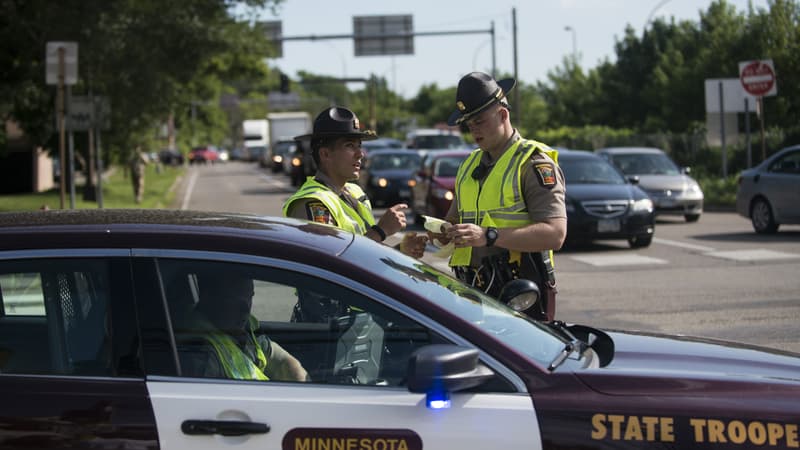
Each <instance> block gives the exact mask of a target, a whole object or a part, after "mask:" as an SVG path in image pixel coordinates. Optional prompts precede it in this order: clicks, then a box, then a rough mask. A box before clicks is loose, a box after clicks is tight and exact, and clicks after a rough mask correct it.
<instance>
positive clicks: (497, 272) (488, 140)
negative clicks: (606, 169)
mask: <svg viewBox="0 0 800 450" xmlns="http://www.w3.org/2000/svg"><path fill="white" fill-rule="evenodd" d="M515 84H516V80H515V79H513V78H506V79H502V80H500V81H497V80H495V79H494V78H493V77H492V76H490V75H488V74H485V73H482V72H472V73H470V74H467V75H465V76H464V77H463V78H461V80H460V81H459V83H458V88H457V90H456V107H457V109H456V111H454V112H453V113H452V114H451V115H450V117H449V118H448V121H447V122H448V124H449V125H451V126H462V127H466V129H468V130H469V133H471V134H472V137H473V138H474V139H475V142H476V144H477V145H478V146H479V148H477V149H476V150H474V151H473V152H472V153H471V154H470V156H469V157H467V159H466V160H465V161H464V162H463V163H462V164H461V166H460V167H459V169H458V173H457V175H456V186H455V196H454V199H453V202H452V204H451V207H450V210H449V211H448V213H447V216H446V217H445V220H447V221H448V222H450V223H452V224H453V226H452V227H449V228H447V231H446V232H445V233H430V237H431V238H432V239H439V240H440V241H441V243H442V244H448V243H450V242H453V244H454V250H453V254H452V255H451V257H450V262H449V264H450V266H451V267H452V268H453V270H454V272H455V274H456V276H457V277H458V278H460V279H461V280H462V281H464V282H466V283H468V284H472V285H474V286H476V287H478V288H479V289H481V290H483V291H485V292H487V293H488V294H490V295H492V296H495V297H497V296H498V294H499V293H500V289H501V288H502V286H503V285H504V284H505V283H506V282H508V281H510V280H511V279H515V278H527V279H531V280H533V281H535V282H536V283H537V284H538V285H539V288H540V290H541V291H542V295H541V297H542V299H541V300H542V301H541V302H540V308H541V311H540V312H541V313H542V314H543V315H546V318H547V319H548V320H553V318H554V317H555V293H556V292H557V289H556V284H555V272H554V269H553V255H552V253H553V250H558V249H560V248H561V246H562V245H563V243H564V239H565V237H566V233H567V213H566V207H565V204H564V190H565V186H564V175H563V173H562V172H561V169H560V168H559V167H558V165H557V159H558V152H557V151H555V150H554V149H552V148H550V147H548V146H547V145H545V144H543V143H541V142H537V141H534V140H531V139H525V138H523V137H522V136H520V133H519V131H518V130H517V129H516V128H514V126H513V125H512V124H511V109H510V106H509V104H508V101H507V99H506V96H507V95H508V92H509V91H511V90H512V89H513V88H514V86H515Z"/></svg>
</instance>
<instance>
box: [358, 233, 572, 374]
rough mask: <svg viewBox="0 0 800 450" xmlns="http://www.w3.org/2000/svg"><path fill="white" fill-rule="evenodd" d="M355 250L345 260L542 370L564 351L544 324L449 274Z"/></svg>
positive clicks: (561, 342) (397, 257)
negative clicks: (406, 288) (361, 263)
mask: <svg viewBox="0 0 800 450" xmlns="http://www.w3.org/2000/svg"><path fill="white" fill-rule="evenodd" d="M357 248H359V249H360V250H361V251H359V250H356V249H355V248H352V249H351V250H349V251H348V252H350V253H351V254H348V255H347V256H346V257H347V258H348V259H350V260H360V261H369V264H365V265H366V266H368V267H369V270H371V271H375V272H378V273H379V276H380V277H383V278H387V279H388V280H390V281H393V282H396V283H398V284H400V285H403V286H411V289H413V290H414V291H415V292H416V293H418V294H419V296H421V297H423V298H426V299H428V300H429V301H431V302H433V303H435V304H436V306H438V307H440V308H442V309H444V310H446V311H449V312H451V313H452V314H454V315H456V316H458V317H461V318H463V319H464V320H467V321H468V322H470V323H471V324H472V325H473V326H475V327H477V328H480V329H481V330H483V331H484V332H485V333H486V334H488V335H490V336H492V337H494V338H495V339H497V340H498V341H500V342H502V343H503V344H505V345H507V346H509V347H511V348H513V349H514V350H515V351H517V352H518V353H519V354H521V355H525V356H527V357H529V358H530V359H531V360H533V361H534V362H535V363H536V364H538V365H540V366H542V367H547V366H548V365H549V364H550V363H551V362H552V361H553V359H554V358H555V357H556V355H558V354H559V353H560V352H561V351H562V350H563V349H564V345H565V344H566V342H567V341H566V340H564V339H563V338H561V337H559V336H558V335H557V334H555V332H554V331H553V330H552V329H551V328H550V327H548V326H547V325H545V324H544V323H542V322H537V321H534V320H532V319H530V318H528V316H526V315H524V314H521V313H517V312H515V311H514V310H512V309H511V308H509V307H507V306H505V305H504V304H502V303H500V302H498V301H497V300H495V299H494V298H492V297H490V296H488V295H486V294H484V293H483V292H481V291H479V290H477V289H473V288H472V287H470V286H467V285H466V284H464V283H462V282H461V281H459V280H457V279H456V278H453V277H452V275H450V274H446V273H444V272H441V271H439V270H437V269H436V268H434V267H432V266H430V265H428V264H426V263H424V262H422V261H420V260H418V259H416V258H412V257H409V256H406V255H403V254H401V253H399V252H385V253H383V252H382V254H381V255H379V256H378V258H379V259H378V260H377V261H376V260H375V257H376V255H375V254H374V248H373V247H372V246H369V248H366V247H357ZM370 250H372V253H370ZM362 252H363V253H362ZM352 253H358V254H357V255H353V254H352Z"/></svg>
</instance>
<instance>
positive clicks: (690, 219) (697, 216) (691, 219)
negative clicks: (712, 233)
mask: <svg viewBox="0 0 800 450" xmlns="http://www.w3.org/2000/svg"><path fill="white" fill-rule="evenodd" d="M683 218H684V219H686V221H687V222H697V221H698V220H700V214H685V215H684V216H683Z"/></svg>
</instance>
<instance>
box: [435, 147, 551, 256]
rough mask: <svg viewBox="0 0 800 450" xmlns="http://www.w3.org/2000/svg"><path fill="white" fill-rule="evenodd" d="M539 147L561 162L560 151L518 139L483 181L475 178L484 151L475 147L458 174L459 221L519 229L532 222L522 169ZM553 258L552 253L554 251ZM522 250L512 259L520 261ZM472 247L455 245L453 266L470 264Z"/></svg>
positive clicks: (514, 254)
mask: <svg viewBox="0 0 800 450" xmlns="http://www.w3.org/2000/svg"><path fill="white" fill-rule="evenodd" d="M536 150H539V151H541V152H543V153H545V154H547V155H548V156H549V157H550V158H551V159H552V160H553V162H555V163H556V164H558V151H556V150H554V149H552V148H550V147H548V146H547V145H545V144H542V143H541V142H537V141H534V140H530V139H519V140H517V142H515V143H514V144H512V145H511V148H509V149H508V150H506V151H505V153H503V155H502V156H501V157H500V159H498V160H497V162H496V163H495V165H494V167H493V168H492V170H490V171H489V174H488V175H487V176H486V178H485V180H484V181H483V184H482V185H481V183H479V181H478V180H476V179H474V178H472V172H473V171H474V170H475V168H476V167H478V165H479V164H480V161H481V156H482V155H483V150H481V149H476V150H474V151H473V152H472V153H471V154H470V155H469V156H468V157H467V159H466V160H465V161H464V162H463V163H462V164H461V166H459V168H458V172H457V173H456V189H455V190H456V200H457V203H456V208H457V209H458V216H459V222H460V223H474V224H476V225H480V226H482V227H497V228H517V227H522V226H525V225H529V224H531V223H532V222H531V220H530V218H529V217H528V209H527V207H526V205H525V199H524V198H523V194H524V193H523V191H522V190H523V186H522V171H523V170H524V169H527V167H528V166H527V162H528V161H529V160H530V158H531V155H533V152H535V151H536ZM551 257H552V252H551ZM519 258H520V253H519V252H514V251H512V252H511V261H518V260H519ZM471 259H472V247H464V248H456V249H455V250H454V251H453V255H452V256H451V257H450V266H451V267H456V266H469V264H470V260H471Z"/></svg>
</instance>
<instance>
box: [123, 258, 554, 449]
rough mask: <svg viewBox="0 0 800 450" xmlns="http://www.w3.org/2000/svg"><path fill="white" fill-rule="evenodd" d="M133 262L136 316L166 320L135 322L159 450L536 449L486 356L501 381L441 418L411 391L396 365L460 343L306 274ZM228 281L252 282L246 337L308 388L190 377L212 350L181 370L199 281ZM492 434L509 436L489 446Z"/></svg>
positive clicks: (520, 402)
mask: <svg viewBox="0 0 800 450" xmlns="http://www.w3.org/2000/svg"><path fill="white" fill-rule="evenodd" d="M139 253H140V255H141V256H143V257H142V258H141V259H139V260H138V261H137V263H136V264H135V266H136V267H137V269H136V274H137V295H138V296H146V297H147V298H152V299H154V302H152V304H151V305H150V310H149V311H148V310H147V308H145V310H142V311H141V312H140V315H141V316H144V317H147V316H148V315H150V316H152V315H153V313H154V312H155V311H156V310H159V309H161V307H160V306H159V305H166V310H167V311H168V312H169V313H170V316H171V318H170V319H169V320H165V321H160V320H151V319H152V318H151V319H146V320H145V321H144V322H145V323H143V327H145V328H147V329H149V332H148V333H145V336H144V339H145V341H146V345H145V349H149V350H152V351H153V352H152V353H156V354H157V353H159V352H161V353H162V354H160V355H155V356H154V357H153V355H145V361H146V362H148V376H147V388H148V392H149V394H150V398H151V399H152V404H153V410H154V412H155V416H156V421H157V424H158V431H159V438H160V445H161V448H162V449H165V450H169V449H175V448H193V449H206V448H208V449H211V448H220V447H225V446H228V445H237V448H240V449H248V448H253V449H267V448H283V449H308V450H313V449H323V448H331V449H333V448H364V449H367V448H372V449H421V448H425V449H445V448H448V449H449V448H495V447H497V446H498V445H501V446H502V447H503V448H506V449H514V448H526V449H531V448H533V449H535V448H541V438H540V435H539V430H538V422H537V418H536V414H535V412H534V409H533V404H532V401H531V399H530V396H529V395H528V394H527V393H525V392H523V391H524V385H523V384H522V382H521V381H520V380H519V379H517V378H515V376H514V375H513V374H512V373H510V371H508V370H507V369H505V368H503V367H498V366H497V362H496V361H494V360H491V358H490V357H489V356H484V358H486V359H487V360H488V361H489V362H490V363H491V364H492V365H493V366H494V367H496V368H497V370H499V371H500V372H502V373H503V375H502V376H500V375H498V377H497V378H496V380H495V381H494V382H493V383H490V384H489V385H487V386H486V387H485V388H483V389H479V390H475V391H471V392H464V393H453V394H452V395H451V398H450V407H449V408H446V409H431V408H429V407H427V406H426V395H425V394H419V393H411V392H409V390H408V389H407V388H406V387H405V377H406V364H407V361H408V358H409V356H410V355H411V353H412V352H413V351H415V350H416V349H418V348H421V347H423V346H426V345H429V344H432V343H447V342H455V343H457V344H461V345H464V344H467V343H466V342H464V341H461V340H459V339H458V337H457V336H452V335H449V332H447V331H446V330H443V329H437V327H436V326H435V324H431V323H427V324H426V323H425V322H426V319H424V318H423V317H414V313H412V312H411V311H405V312H401V311H399V310H398V309H396V308H397V305H394V307H393V308H390V307H389V306H388V305H387V304H386V303H387V302H388V303H391V300H388V299H383V301H381V300H380V295H379V294H377V293H376V292H374V291H370V290H368V289H365V288H363V287H360V286H357V285H355V284H354V283H352V282H351V281H348V280H347V279H344V278H342V277H339V276H336V275H332V274H329V273H323V272H320V271H319V270H318V269H315V268H309V267H304V268H298V267H296V266H294V267H292V268H280V267H271V266H268V265H263V264H261V263H264V261H262V260H259V259H253V258H245V259H242V258H235V259H236V262H233V261H232V260H230V261H222V260H220V258H222V259H226V258H227V257H225V256H221V255H214V256H213V257H210V256H208V255H196V254H191V253H185V252H183V253H181V254H179V255H172V256H170V255H165V254H163V253H160V254H159V257H158V258H146V257H144V256H145V255H146V253H147V252H144V251H141V252H139ZM206 258H215V259H214V260H211V259H206ZM271 264H272V263H270V265H271ZM232 271H238V273H240V274H245V276H247V277H250V278H251V279H252V280H253V291H254V295H253V300H252V310H251V315H252V316H253V317H255V318H256V319H257V323H258V331H257V332H256V334H259V336H260V333H263V334H264V335H265V336H268V338H269V339H270V341H271V342H277V343H279V344H280V345H281V346H282V347H283V348H284V349H285V350H286V351H288V352H289V353H290V354H292V355H294V356H295V357H296V358H297V359H298V360H299V361H301V363H302V365H303V366H304V367H305V369H306V370H307V372H308V375H309V379H308V380H306V381H303V382H300V381H291V380H285V379H284V380H282V379H278V378H271V379H270V380H268V381H250V380H231V379H229V378H228V377H226V376H225V375H222V374H220V373H209V371H208V370H207V369H202V370H201V371H200V373H198V372H194V373H190V369H188V368H189V367H206V368H207V367H211V366H216V362H214V361H212V360H214V359H215V358H216V356H213V354H214V352H215V351H216V350H214V351H211V352H210V354H212V356H210V357H209V356H208V354H209V353H207V354H206V356H203V358H209V361H212V363H210V364H208V365H200V366H198V365H196V364H187V363H186V361H187V360H186V358H185V357H186V355H187V354H186V353H185V352H184V349H183V348H182V344H181V343H182V342H183V341H184V338H183V337H181V336H180V335H181V332H180V327H181V325H180V324H181V323H184V322H186V320H185V319H186V318H187V317H188V316H190V315H191V314H195V313H197V311H198V305H199V304H200V303H199V301H200V300H201V299H204V298H206V297H204V296H203V289H204V285H205V282H204V281H202V280H203V277H206V276H209V275H208V274H212V275H211V276H214V275H213V274H218V276H223V277H225V278H226V279H227V280H230V279H232V277H231V275H230V274H231V273H233V272H232ZM146 280H150V281H156V282H157V283H159V284H160V286H159V287H157V288H148V287H146V286H139V283H142V284H145V285H147V284H150V283H149V282H148V281H146ZM198 281H199V282H198ZM159 297H160V298H159ZM202 301H203V302H206V301H208V300H202ZM399 309H402V308H399ZM170 324H171V325H170ZM444 336H447V337H444ZM170 346H174V348H175V349H176V353H177V356H175V357H172V358H171V359H172V361H173V362H175V364H173V365H172V366H170V364H167V362H168V361H169V360H170V358H169V357H165V356H166V354H167V353H170V352H169V351H163V350H165V349H166V348H167V347H170ZM195 351H196V350H195ZM204 361H205V359H204ZM150 362H158V364H162V366H161V367H159V366H158V365H157V364H156V365H153V364H150ZM268 364H271V362H270V363H268ZM500 372H498V373H500ZM498 427H503V429H505V430H514V431H513V432H507V433H503V434H502V436H498V434H497V431H498Z"/></svg>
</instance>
